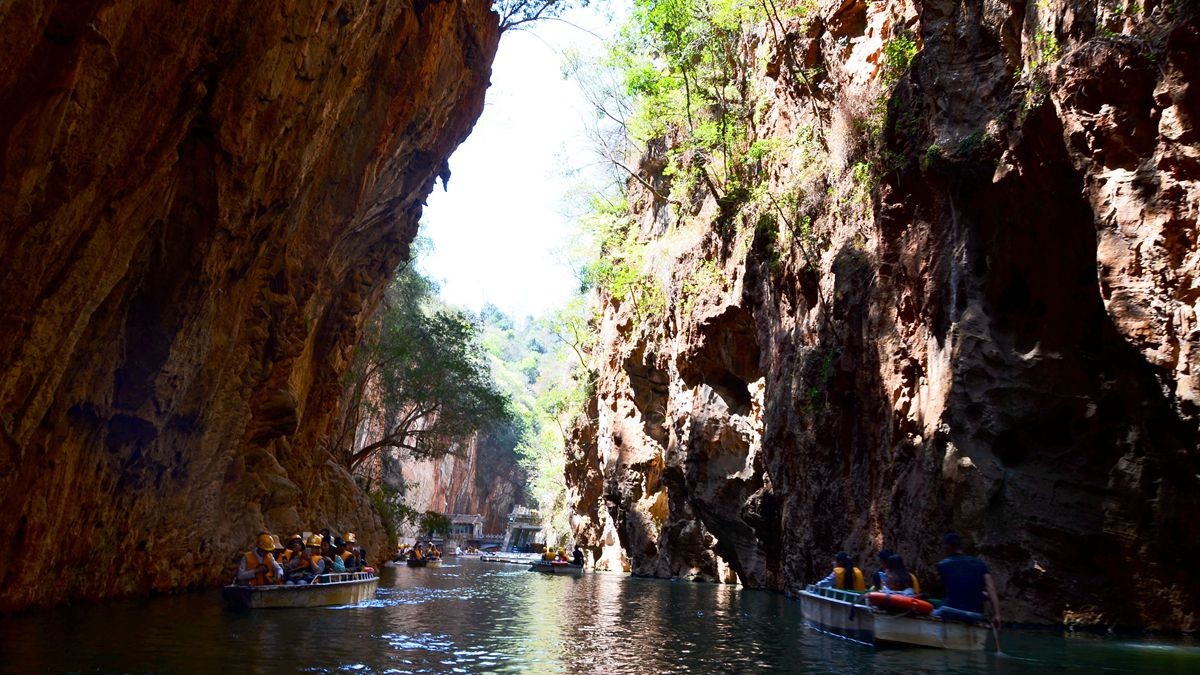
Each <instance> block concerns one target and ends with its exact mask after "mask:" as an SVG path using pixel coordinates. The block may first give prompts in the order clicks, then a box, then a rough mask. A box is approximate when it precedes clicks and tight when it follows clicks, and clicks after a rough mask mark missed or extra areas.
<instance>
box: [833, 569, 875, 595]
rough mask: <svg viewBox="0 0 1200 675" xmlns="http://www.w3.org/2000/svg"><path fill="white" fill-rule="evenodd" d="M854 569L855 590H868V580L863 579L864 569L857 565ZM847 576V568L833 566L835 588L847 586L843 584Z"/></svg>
mask: <svg viewBox="0 0 1200 675" xmlns="http://www.w3.org/2000/svg"><path fill="white" fill-rule="evenodd" d="M853 569H854V590H856V591H865V590H867V582H866V581H865V580H864V579H863V573H862V570H860V569H858V568H857V567H855V568H853ZM845 576H846V570H845V569H844V568H842V567H835V568H833V587H834V588H845V587H846V586H845V585H844V584H843V580H844V579H845Z"/></svg>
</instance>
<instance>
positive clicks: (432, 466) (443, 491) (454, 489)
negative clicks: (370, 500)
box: [382, 432, 525, 534]
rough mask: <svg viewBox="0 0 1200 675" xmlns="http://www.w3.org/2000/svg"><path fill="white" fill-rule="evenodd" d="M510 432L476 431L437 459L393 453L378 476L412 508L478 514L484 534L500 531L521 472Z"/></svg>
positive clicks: (518, 496) (518, 497)
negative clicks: (409, 456)
mask: <svg viewBox="0 0 1200 675" xmlns="http://www.w3.org/2000/svg"><path fill="white" fill-rule="evenodd" d="M516 441H517V439H516V437H515V435H514V434H512V433H504V432H491V433H482V434H476V435H474V436H472V437H471V438H469V439H467V440H466V441H464V442H462V443H457V444H455V447H454V448H453V449H452V451H451V454H448V455H446V456H445V457H442V458H440V459H427V460H420V461H418V460H415V459H411V458H405V457H397V458H396V459H395V460H392V461H387V462H383V476H382V477H383V480H384V481H386V482H387V483H388V484H390V485H391V486H392V487H394V488H396V489H397V490H399V491H400V492H402V493H403V495H404V503H405V505H407V506H409V507H410V508H413V509H416V510H418V511H422V512H424V511H436V512H438V513H443V514H452V513H463V514H478V515H481V516H483V532H484V533H485V534H503V533H504V530H505V528H506V527H507V526H508V514H509V513H511V512H512V509H513V506H516V505H519V504H521V503H522V501H523V496H524V492H525V472H524V470H522V469H521V467H520V466H519V465H518V464H517V458H516V454H515V452H514V448H515V447H516Z"/></svg>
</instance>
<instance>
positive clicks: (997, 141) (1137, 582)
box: [568, 0, 1200, 629]
mask: <svg viewBox="0 0 1200 675" xmlns="http://www.w3.org/2000/svg"><path fill="white" fill-rule="evenodd" d="M794 4H796V3H784V6H785V7H789V6H791V5H794ZM807 4H808V5H810V6H813V7H814V9H815V11H813V12H812V13H811V14H810V15H809V16H807V17H805V18H803V19H801V18H797V17H796V12H793V13H791V14H786V13H785V16H791V17H792V18H789V19H780V20H778V21H777V22H772V23H770V24H764V25H762V26H759V27H758V28H757V29H756V30H755V31H753V33H752V35H751V36H750V38H749V39H748V41H747V43H746V44H744V45H742V46H741V47H742V48H743V49H745V50H747V52H749V53H755V52H756V51H757V52H758V53H761V54H763V55H764V58H761V59H757V60H755V59H749V61H750V62H752V63H754V64H755V66H754V68H753V72H747V73H746V75H747V76H748V77H749V78H752V79H753V80H754V82H755V84H756V85H757V91H758V92H760V93H759V95H758V100H757V101H755V102H754V103H755V110H756V111H758V113H759V115H760V117H758V118H757V119H758V121H759V127H758V130H759V133H760V135H761V136H762V137H765V138H775V139H781V140H782V146H783V147H782V150H781V151H780V152H779V153H777V154H776V155H774V156H773V157H770V158H768V160H767V161H764V162H763V166H762V168H761V172H760V174H759V176H758V181H759V184H760V185H763V186H765V187H766V188H767V191H768V192H769V193H773V194H775V195H783V194H784V193H787V192H789V191H790V192H792V193H793V194H798V195H799V197H798V198H797V199H796V200H795V201H794V203H795V210H794V211H792V212H791V213H790V214H787V215H789V216H790V218H784V217H782V216H780V215H779V213H778V212H780V211H782V209H777V208H773V207H772V206H771V202H770V201H768V202H767V206H762V205H761V204H760V205H755V204H749V205H746V206H744V207H742V208H741V209H740V210H739V211H737V212H736V213H735V214H734V215H733V216H732V217H730V210H729V209H728V208H726V207H727V206H728V205H727V204H719V203H717V202H716V200H714V199H713V198H712V197H705V196H704V195H703V193H697V197H698V198H697V199H695V200H692V201H691V202H690V203H687V204H684V205H683V207H682V209H683V211H684V212H685V213H684V217H683V218H682V219H680V220H678V221H676V220H673V219H671V218H670V217H668V216H667V215H665V214H666V212H667V209H666V204H665V203H664V202H663V201H662V199H661V195H657V194H654V193H652V192H650V191H649V190H647V189H646V188H645V186H646V185H653V186H659V188H660V191H661V190H662V189H663V188H662V186H669V184H670V178H669V176H665V175H663V173H662V169H663V167H664V165H665V164H666V161H665V160H664V159H663V157H664V154H663V151H662V148H651V150H652V152H651V153H650V154H648V155H647V156H646V157H645V158H644V160H643V162H642V164H641V166H640V176H641V178H642V179H643V180H644V181H645V182H644V183H643V182H637V181H634V182H631V184H630V185H631V188H630V189H631V204H632V205H633V206H632V211H633V214H634V215H635V216H636V217H637V218H638V222H639V223H640V227H641V233H640V238H641V240H642V241H644V242H647V246H648V250H651V251H652V252H653V254H652V255H650V256H649V257H648V258H647V262H646V264H645V268H644V272H645V273H646V274H647V275H649V276H651V277H652V278H654V279H655V280H656V281H657V283H658V284H659V285H660V287H661V288H662V289H663V291H664V294H665V297H666V299H667V303H666V311H665V312H664V313H663V315H662V316H658V317H656V318H654V319H652V320H647V319H646V318H645V317H643V316H638V314H637V312H636V311H635V308H634V307H632V306H631V303H629V302H625V303H620V302H617V301H616V300H615V299H614V298H612V297H611V296H604V297H602V301H603V302H604V303H605V307H604V314H603V317H602V319H601V323H600V328H601V346H600V349H599V353H600V359H599V361H600V363H599V368H600V381H599V385H598V387H597V393H596V396H595V398H594V400H593V401H592V406H593V408H592V410H591V411H590V415H589V420H588V421H587V422H586V423H585V424H583V425H581V426H579V427H577V428H576V430H575V437H574V439H573V443H572V447H571V448H570V453H571V454H570V456H569V460H570V464H569V466H568V481H569V484H570V485H571V494H572V497H573V499H574V501H575V504H576V507H577V511H578V512H579V515H578V516H577V517H576V519H575V526H576V533H577V535H578V536H580V538H581V540H583V541H584V542H585V543H587V544H588V545H589V546H591V547H592V549H593V552H594V553H595V554H597V555H600V554H606V555H607V556H608V558H609V559H610V560H611V559H613V558H614V557H615V556H617V555H618V553H617V552H616V548H618V547H619V548H620V549H622V552H623V554H624V555H626V556H628V558H629V563H630V565H631V567H632V569H633V571H634V572H636V573H642V574H649V575H656V576H668V575H685V574H699V575H701V576H707V577H716V576H718V575H720V570H719V563H720V562H721V561H727V562H728V563H729V565H730V566H731V567H732V568H733V570H734V571H735V572H736V573H737V575H738V577H739V578H740V579H741V581H742V582H743V583H745V584H747V585H750V586H755V587H765V588H774V589H782V590H785V591H789V592H794V591H796V590H797V589H799V588H801V587H802V586H803V584H805V583H810V582H812V581H813V580H815V579H816V578H818V577H819V576H821V575H823V574H825V573H826V571H827V568H828V567H829V565H830V559H831V556H832V553H833V552H834V551H836V550H839V549H846V550H849V551H852V552H853V553H855V554H858V555H859V556H860V558H861V559H862V560H864V561H867V560H873V556H874V554H875V552H876V551H878V550H879V549H880V548H881V547H883V546H886V547H888V548H891V549H893V550H896V551H898V552H900V553H901V554H902V555H904V556H905V558H906V559H907V560H908V561H909V562H910V565H911V566H912V567H915V571H916V572H917V574H918V575H919V576H920V577H921V578H922V579H924V580H929V581H933V579H934V578H935V577H936V574H935V572H934V563H935V562H936V561H937V559H938V558H939V557H940V550H939V549H940V547H939V541H938V538H939V536H940V534H941V533H942V532H943V531H945V530H947V529H951V528H954V529H958V530H960V531H963V532H964V533H965V534H967V535H968V537H969V538H970V540H971V541H972V545H973V548H974V549H975V551H977V552H978V553H979V554H980V555H982V556H983V557H985V558H986V560H987V561H988V562H989V564H990V565H991V566H992V569H993V571H994V572H995V575H996V577H997V581H998V584H999V586H1000V590H1001V595H1002V596H1003V597H1004V599H1005V618H1006V619H1008V620H1022V621H1042V622H1059V621H1068V622H1072V621H1080V622H1085V623H1091V622H1095V623H1104V624H1123V625H1132V626H1148V627H1155V628H1175V629H1180V628H1182V629H1189V628H1190V629H1194V628H1195V627H1196V626H1197V613H1196V609H1195V608H1196V606H1197V602H1198V601H1200V583H1198V582H1197V581H1196V579H1195V575H1193V574H1191V573H1190V567H1191V565H1190V561H1192V560H1194V559H1196V557H1197V556H1198V555H1200V529H1198V527H1200V526H1198V525H1197V520H1196V519H1195V518H1194V517H1193V514H1195V513H1196V512H1197V510H1198V509H1200V457H1198V452H1200V451H1198V448H1197V441H1198V424H1200V408H1198V407H1197V404H1198V403H1200V351H1198V348H1200V332H1198V331H1200V328H1198V326H1197V310H1198V309H1200V306H1198V304H1197V303H1198V301H1200V265H1198V262H1200V259H1198V256H1200V253H1198V250H1197V239H1196V237H1197V231H1196V221H1197V215H1198V213H1197V209H1198V206H1197V205H1198V204H1200V182H1198V181H1200V143H1198V140H1200V139H1198V136H1197V133H1198V129H1197V126H1196V125H1197V120H1198V119H1200V118H1198V115H1200V95H1198V93H1197V92H1198V91H1200V90H1198V89H1197V87H1198V86H1200V85H1198V83H1197V82H1196V81H1195V80H1196V77H1197V74H1200V64H1198V62H1197V54H1200V49H1198V48H1200V43H1198V41H1197V40H1198V39H1197V36H1198V35H1200V8H1198V7H1197V3H1195V2H1171V3H1165V2H1155V1H1148V2H1143V3H1136V4H1129V3H1108V2H1064V1H1062V0H1040V1H1039V2H1036V3H1034V2H1028V3H1026V2H1000V1H998V0H976V1H968V2H958V1H956V0H913V1H898V0H892V1H890V2H864V1H862V0H831V1H822V2H818V3H807ZM901 34H906V35H911V36H913V38H912V39H913V40H914V41H915V45H916V56H915V58H914V59H913V60H912V62H911V66H910V67H907V68H906V69H905V70H904V72H903V73H902V74H900V76H899V77H898V81H896V83H895V86H894V88H890V87H887V88H885V87H884V86H883V84H882V83H881V79H883V76H884V73H882V72H881V71H882V70H883V66H884V65H885V58H886V57H885V47H886V45H888V44H889V43H890V42H891V41H892V40H894V39H897V37H898V36H900V35H901ZM880 97H882V100H883V104H884V105H885V106H886V115H885V116H884V120H885V123H884V125H883V127H882V129H881V130H880V136H881V141H880V144H881V150H882V152H881V153H880V157H881V159H879V160H877V161H878V162H879V164H880V165H882V167H883V168H882V169H881V170H879V171H878V173H877V174H875V177H874V178H873V179H872V178H870V177H869V176H868V172H867V171H864V170H862V168H863V167H865V166H866V165H865V164H863V163H862V160H863V157H864V150H863V144H864V140H863V137H864V136H865V135H866V132H865V131H864V126H869V125H864V118H867V117H869V116H870V115H871V114H872V113H871V109H872V102H873V101H875V100H879V99H880ZM665 142H666V144H667V145H668V146H669V145H670V144H671V142H672V139H669V138H668V139H666V141H665ZM780 200H781V201H782V197H780ZM870 567H873V566H869V568H870Z"/></svg>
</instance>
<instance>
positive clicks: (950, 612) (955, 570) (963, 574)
mask: <svg viewBox="0 0 1200 675" xmlns="http://www.w3.org/2000/svg"><path fill="white" fill-rule="evenodd" d="M942 548H943V550H944V551H945V553H946V557H945V558H944V559H943V560H942V561H941V562H939V563H938V574H940V575H941V577H942V586H943V587H945V589H946V598H945V600H943V601H942V606H941V607H939V608H937V609H936V610H935V611H934V613H933V614H934V616H937V617H940V618H942V619H946V620H952V621H964V622H967V623H979V622H982V621H983V619H984V616H983V600H984V597H985V593H986V597H987V599H988V600H990V601H991V603H992V613H991V616H990V617H989V619H990V620H991V622H992V625H993V626H995V627H996V628H999V627H1000V599H999V597H998V596H997V595H996V584H995V582H994V581H993V580H992V574H991V572H989V571H988V566H987V564H986V563H984V562H983V561H982V560H980V559H979V558H976V557H975V556H971V555H966V554H965V553H963V546H962V537H961V536H959V535H958V533H956V532H948V533H946V536H944V537H942Z"/></svg>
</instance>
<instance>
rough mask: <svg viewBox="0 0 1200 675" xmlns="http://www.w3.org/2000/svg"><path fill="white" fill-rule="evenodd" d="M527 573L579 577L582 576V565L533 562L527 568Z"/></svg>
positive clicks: (548, 561) (549, 561) (554, 561)
mask: <svg viewBox="0 0 1200 675" xmlns="http://www.w3.org/2000/svg"><path fill="white" fill-rule="evenodd" d="M529 571H530V572H540V573H542V574H557V575H560V576H569V577H581V576H583V565H575V564H572V563H569V562H565V561H561V560H553V561H551V560H535V561H533V564H532V565H530V566H529Z"/></svg>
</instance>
